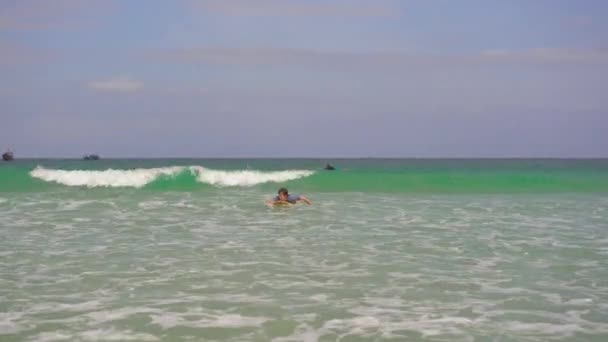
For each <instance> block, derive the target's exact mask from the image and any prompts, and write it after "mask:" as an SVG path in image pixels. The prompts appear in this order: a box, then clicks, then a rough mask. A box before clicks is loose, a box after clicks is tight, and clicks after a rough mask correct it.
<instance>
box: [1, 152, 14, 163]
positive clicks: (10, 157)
mask: <svg viewBox="0 0 608 342" xmlns="http://www.w3.org/2000/svg"><path fill="white" fill-rule="evenodd" d="M2 160H4V161H11V160H15V155H14V154H13V152H11V151H6V152H4V153H3V154H2Z"/></svg>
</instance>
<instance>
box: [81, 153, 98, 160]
mask: <svg viewBox="0 0 608 342" xmlns="http://www.w3.org/2000/svg"><path fill="white" fill-rule="evenodd" d="M83 159H84V160H99V155H97V154H87V155H86V156H84V157H83Z"/></svg>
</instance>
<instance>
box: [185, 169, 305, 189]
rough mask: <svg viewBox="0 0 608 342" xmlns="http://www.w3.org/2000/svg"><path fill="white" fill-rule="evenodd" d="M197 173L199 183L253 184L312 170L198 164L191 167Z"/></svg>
mask: <svg viewBox="0 0 608 342" xmlns="http://www.w3.org/2000/svg"><path fill="white" fill-rule="evenodd" d="M191 169H192V170H194V171H195V172H196V174H197V177H196V178H197V180H198V181H199V182H201V183H206V184H211V185H216V186H254V185H257V184H262V183H270V182H274V183H280V182H287V181H290V180H295V179H298V178H303V177H308V176H310V175H312V174H313V173H314V172H313V171H307V170H287V171H253V170H235V171H223V170H211V169H206V168H204V167H200V166H193V167H191Z"/></svg>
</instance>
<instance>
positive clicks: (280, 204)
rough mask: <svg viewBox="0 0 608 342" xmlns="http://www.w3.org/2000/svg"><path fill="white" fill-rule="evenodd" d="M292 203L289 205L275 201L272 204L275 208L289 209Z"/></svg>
mask: <svg viewBox="0 0 608 342" xmlns="http://www.w3.org/2000/svg"><path fill="white" fill-rule="evenodd" d="M292 205H293V203H289V202H287V201H276V202H274V203H273V206H275V207H291V206H292Z"/></svg>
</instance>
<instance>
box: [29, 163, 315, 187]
mask: <svg viewBox="0 0 608 342" xmlns="http://www.w3.org/2000/svg"><path fill="white" fill-rule="evenodd" d="M185 170H188V171H190V172H191V173H192V174H193V175H194V176H195V177H196V179H197V181H198V182H201V183H206V184H209V185H214V186H254V185H256V184H262V183H269V182H275V183H278V182H286V181H290V180H294V179H298V178H302V177H307V176H310V175H312V174H313V173H314V171H307V170H287V171H253V170H233V171H225V170H211V169H207V168H204V167H202V166H190V167H184V166H172V167H162V168H151V169H132V170H115V169H107V170H59V169H47V168H44V167H41V166H39V167H37V168H35V169H34V170H32V171H31V172H30V175H31V176H32V177H34V178H38V179H42V180H44V181H47V182H55V183H59V184H63V185H67V186H85V187H89V188H95V187H133V188H141V187H143V186H145V185H146V184H148V183H150V182H152V181H154V180H155V179H157V178H158V177H159V176H175V175H177V174H178V173H180V172H183V171H185Z"/></svg>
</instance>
